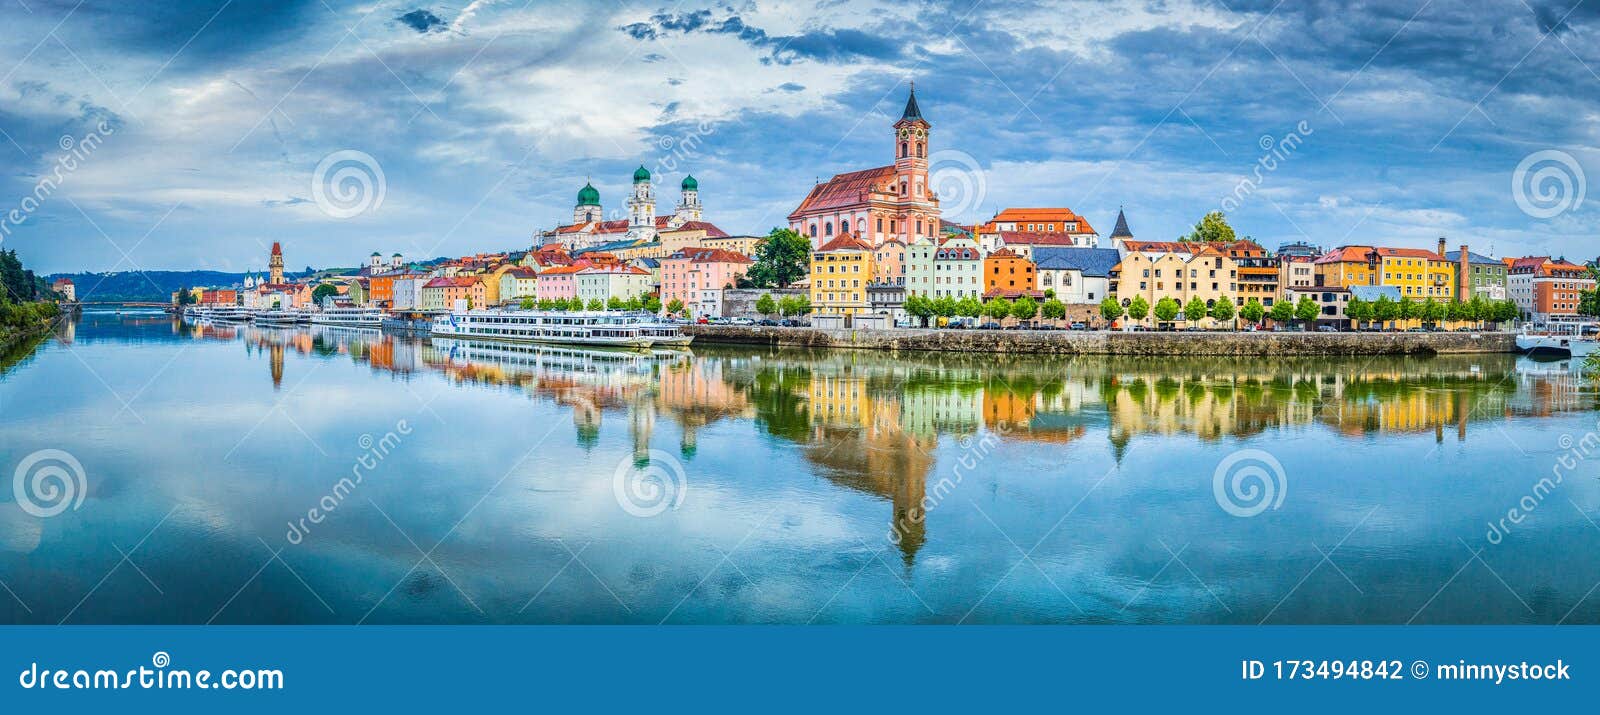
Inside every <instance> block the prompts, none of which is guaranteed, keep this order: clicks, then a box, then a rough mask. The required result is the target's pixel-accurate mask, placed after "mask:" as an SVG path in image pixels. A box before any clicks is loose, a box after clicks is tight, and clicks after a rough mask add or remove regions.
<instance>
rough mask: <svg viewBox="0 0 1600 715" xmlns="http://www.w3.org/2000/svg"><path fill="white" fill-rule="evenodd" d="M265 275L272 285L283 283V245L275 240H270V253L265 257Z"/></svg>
mask: <svg viewBox="0 0 1600 715" xmlns="http://www.w3.org/2000/svg"><path fill="white" fill-rule="evenodd" d="M267 275H269V276H270V278H268V282H270V283H272V284H273V285H280V284H282V283H283V247H282V246H279V245H278V242H277V241H273V242H272V255H271V256H268V257H267Z"/></svg>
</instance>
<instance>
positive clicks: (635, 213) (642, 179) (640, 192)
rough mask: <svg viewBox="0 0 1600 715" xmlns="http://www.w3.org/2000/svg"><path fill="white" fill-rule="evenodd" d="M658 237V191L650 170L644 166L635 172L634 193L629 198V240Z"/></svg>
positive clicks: (641, 165)
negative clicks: (652, 183) (654, 185)
mask: <svg viewBox="0 0 1600 715" xmlns="http://www.w3.org/2000/svg"><path fill="white" fill-rule="evenodd" d="M655 237H656V191H655V188H654V187H652V186H651V185H650V170H648V169H646V168H644V165H643V164H640V165H639V168H638V169H637V170H635V171H634V172H633V193H631V194H630V195H629V196H628V238H632V239H638V238H643V239H654V238H655Z"/></svg>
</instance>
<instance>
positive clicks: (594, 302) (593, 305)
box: [589, 298, 606, 311]
mask: <svg viewBox="0 0 1600 715" xmlns="http://www.w3.org/2000/svg"><path fill="white" fill-rule="evenodd" d="M605 309H606V302H605V301H603V300H600V299H599V298H590V299H589V310H594V311H600V310H605Z"/></svg>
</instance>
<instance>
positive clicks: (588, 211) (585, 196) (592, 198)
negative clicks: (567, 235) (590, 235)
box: [572, 181, 605, 226]
mask: <svg viewBox="0 0 1600 715" xmlns="http://www.w3.org/2000/svg"><path fill="white" fill-rule="evenodd" d="M604 220H605V213H604V212H602V211H601V210H600V191H599V190H598V189H596V188H594V184H591V183H589V182H587V181H585V182H583V188H581V189H578V204H577V205H576V206H574V207H572V225H574V226H578V225H582V224H586V223H590V222H597V221H604Z"/></svg>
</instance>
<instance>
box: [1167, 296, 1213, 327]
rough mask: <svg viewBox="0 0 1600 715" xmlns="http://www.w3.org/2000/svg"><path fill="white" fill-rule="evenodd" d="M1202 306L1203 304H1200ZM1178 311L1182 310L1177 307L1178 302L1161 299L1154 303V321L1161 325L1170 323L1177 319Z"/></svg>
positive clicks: (1170, 299)
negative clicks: (1161, 323)
mask: <svg viewBox="0 0 1600 715" xmlns="http://www.w3.org/2000/svg"><path fill="white" fill-rule="evenodd" d="M1202 305H1204V304H1203V303H1202ZM1180 310H1182V308H1181V307H1180V306H1179V305H1178V301H1176V300H1173V299H1172V298H1162V299H1161V300H1158V301H1156V307H1155V313H1156V320H1158V321H1160V322H1163V323H1170V322H1172V321H1173V320H1174V319H1176V318H1177V317H1178V311H1180Z"/></svg>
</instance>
